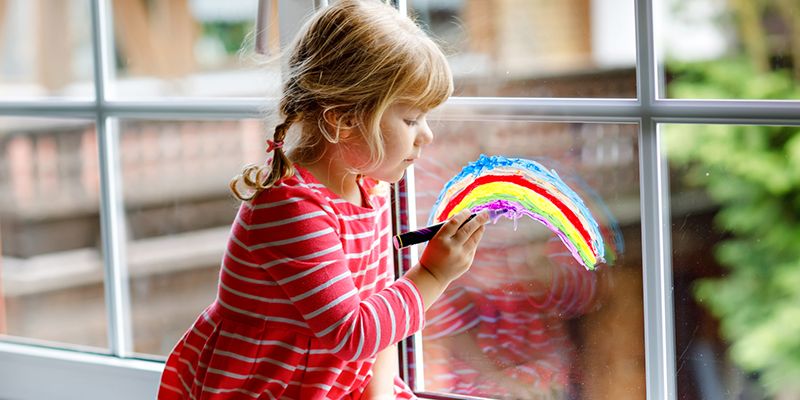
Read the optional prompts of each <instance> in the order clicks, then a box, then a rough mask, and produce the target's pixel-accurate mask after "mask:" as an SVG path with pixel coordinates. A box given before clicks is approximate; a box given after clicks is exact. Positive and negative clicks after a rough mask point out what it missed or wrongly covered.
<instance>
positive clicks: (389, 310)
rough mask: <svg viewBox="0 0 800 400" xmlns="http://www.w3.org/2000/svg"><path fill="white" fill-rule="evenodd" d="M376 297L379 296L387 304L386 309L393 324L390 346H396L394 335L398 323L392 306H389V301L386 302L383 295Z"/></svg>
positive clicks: (377, 294) (378, 294)
mask: <svg viewBox="0 0 800 400" xmlns="http://www.w3.org/2000/svg"><path fill="white" fill-rule="evenodd" d="M375 296H377V297H378V298H379V299H381V300H383V303H384V304H386V309H387V310H388V312H387V314H389V321H390V322H391V323H392V336H390V337H389V344H394V333H395V330H397V323H396V322H395V320H394V313H393V312H392V305H391V304H389V300H386V298H385V297H383V295H382V294H380V293H376V294H375Z"/></svg>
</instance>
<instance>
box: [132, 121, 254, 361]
mask: <svg viewBox="0 0 800 400" xmlns="http://www.w3.org/2000/svg"><path fill="white" fill-rule="evenodd" d="M120 125H121V132H122V136H121V151H120V154H121V155H122V160H121V162H122V173H123V180H124V189H123V192H124V198H125V208H126V214H127V226H128V239H129V241H128V248H127V257H128V268H129V273H130V279H131V304H132V314H133V336H134V351H135V352H138V353H146V354H156V355H167V354H168V353H169V352H170V350H172V346H174V345H175V343H176V342H177V341H178V339H179V338H180V337H181V336H182V335H183V333H184V332H185V331H186V329H187V328H188V327H190V326H191V325H192V322H194V319H195V318H197V315H198V314H199V313H200V312H201V311H202V310H203V309H204V308H205V307H206V306H208V305H209V304H210V303H211V302H212V301H213V300H214V298H215V296H216V290H217V277H218V275H219V267H220V260H221V259H222V253H223V249H224V247H225V241H226V238H227V234H228V232H229V230H230V226H231V223H232V222H233V220H234V217H235V215H236V211H237V209H238V206H239V202H238V200H236V199H235V198H234V197H233V196H232V195H230V194H229V190H228V182H229V181H230V179H231V178H232V177H233V176H234V175H236V174H238V173H239V172H241V168H242V166H243V165H244V164H246V163H247V162H259V160H260V159H261V160H260V161H261V162H263V158H264V157H263V156H262V155H263V148H262V147H261V146H258V145H257V144H258V143H261V141H262V137H263V136H264V134H263V132H264V129H263V124H262V122H261V121H258V120H231V121H141V120H125V121H122V122H121V124H120Z"/></svg>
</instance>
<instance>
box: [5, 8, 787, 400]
mask: <svg viewBox="0 0 800 400" xmlns="http://www.w3.org/2000/svg"><path fill="white" fill-rule="evenodd" d="M268 1H269V2H270V3H271V4H272V6H273V8H272V9H273V10H274V13H273V14H272V15H271V16H270V21H271V22H270V27H274V26H275V25H276V24H277V21H278V20H279V18H280V15H281V12H280V8H279V7H278V6H279V3H281V4H285V2H283V1H280V2H279V1H278V0H268ZM110 4H111V15H112V18H113V27H114V30H113V35H114V38H113V44H114V56H115V63H114V70H113V71H112V72H113V73H112V74H111V75H112V80H111V81H110V82H108V83H107V85H106V89H107V91H108V94H107V97H108V98H109V99H113V100H121V101H122V100H147V99H160V100H163V99H169V98H176V99H177V98H184V99H185V98H190V99H193V98H204V99H207V98H212V99H219V101H220V103H223V102H224V101H225V98H230V97H252V98H262V97H266V96H274V95H276V94H277V93H278V89H279V77H280V68H279V65H276V63H272V64H263V63H260V62H259V61H260V59H259V58H258V57H257V56H256V55H255V54H254V52H253V50H252V47H253V46H252V42H253V37H252V35H253V28H254V22H255V15H256V10H257V1H255V0H228V1H226V2H218V1H213V0H159V1H147V0H114V1H111V2H110ZM653 5H654V14H655V17H654V21H653V24H654V30H655V33H656V49H655V52H656V56H657V59H658V67H659V82H658V84H659V87H660V95H661V96H662V97H664V98H669V99H730V100H735V99H749V100H790V99H795V100H796V99H799V98H800V59H799V58H800V3H798V2H797V1H796V0H694V1H691V2H686V1H678V0H654V1H653ZM90 7H91V2H89V1H84V0H0V100H2V101H4V102H13V101H18V100H25V101H39V100H42V101H44V100H48V101H52V100H58V101H64V102H69V101H74V100H87V99H88V100H91V99H93V97H94V79H93V76H92V74H93V72H92V71H93V65H92V62H93V61H92V60H93V56H92V51H93V49H92V39H91V29H90V26H91V23H90V22H91V21H90ZM409 11H410V13H411V14H413V15H414V16H415V18H416V19H417V20H418V21H419V22H420V23H421V24H422V25H423V26H424V27H425V29H426V30H428V31H429V32H430V33H431V35H432V36H434V37H435V38H437V40H438V41H439V42H440V44H441V45H442V47H443V48H444V50H445V52H446V53H447V55H448V58H449V60H450V63H451V66H452V68H453V71H454V74H455V80H456V82H455V83H456V92H455V95H456V96H485V97H509V98H513V97H558V98H564V97H573V98H635V97H636V79H635V77H636V57H635V54H636V48H635V45H636V44H635V38H636V33H635V20H634V2H633V1H632V0H562V1H558V2H554V1H547V0H427V1H423V0H409ZM268 39H269V40H268V46H269V48H270V49H271V50H272V51H277V50H278V43H279V39H280V38H279V37H277V30H276V29H272V28H270V35H269V38H268ZM113 122H114V123H115V124H117V125H116V126H118V128H119V130H120V132H121V135H120V141H121V149H120V160H119V162H120V165H121V166H122V189H123V196H124V205H125V212H126V226H127V232H126V233H127V253H126V261H127V263H128V268H129V273H130V281H129V284H130V293H131V314H130V315H131V318H132V319H133V321H132V325H133V339H134V349H133V350H134V351H135V352H136V353H137V354H138V355H139V356H141V357H145V358H155V359H161V358H163V357H164V356H165V355H166V354H167V353H168V352H169V351H170V349H171V347H172V345H173V344H174V343H175V342H176V340H177V339H178V338H179V337H180V335H182V333H183V331H184V330H185V329H186V328H187V327H188V326H189V324H190V323H191V322H192V321H193V320H194V318H195V317H196V315H197V313H198V312H199V311H200V310H202V309H203V308H204V307H205V306H206V305H207V304H208V303H209V302H210V301H213V299H214V296H215V286H216V279H217V274H218V265H219V264H218V263H219V260H220V258H221V254H222V249H223V246H224V243H225V242H224V240H225V236H226V234H227V231H228V228H229V225H230V223H231V221H232V218H233V216H234V214H235V212H236V208H237V203H236V202H235V201H234V199H233V198H232V197H231V196H230V195H229V194H228V190H227V182H228V180H229V179H230V178H231V177H232V176H234V175H235V174H237V173H238V172H239V171H240V167H241V165H243V164H245V163H247V162H262V161H263V158H264V156H263V145H262V141H263V138H264V137H265V132H266V131H267V130H269V129H271V125H270V124H269V123H265V121H261V120H255V119H251V120H209V119H201V118H200V117H197V119H192V118H187V119H182V120H149V119H120V120H114V121H113ZM713 122H714V123H711V122H709V123H707V124H693V125H680V124H662V125H659V131H660V132H661V134H662V141H663V143H664V149H665V150H664V153H663V154H662V156H663V157H665V159H666V161H667V163H668V165H669V167H670V185H671V187H670V198H671V208H670V210H671V214H672V250H673V252H672V258H673V277H672V279H673V282H674V287H673V296H674V301H675V304H674V306H675V337H676V354H675V356H676V361H677V362H676V368H677V378H678V379H677V382H678V392H679V393H678V397H679V398H681V399H723V398H742V399H761V398H776V399H790V398H798V397H800V387H798V386H797V383H796V382H798V381H800V379H798V378H800V336H798V335H797V334H796V332H799V331H800V326H798V324H800V294H798V292H797V290H796V288H797V287H798V285H800V250H799V249H800V246H797V245H796V241H797V238H800V130H799V129H798V128H797V127H790V126H766V125H764V126H737V125H728V124H724V121H722V122H720V121H713ZM94 124H95V121H94V119H81V118H79V117H75V118H51V117H45V116H42V117H16V116H10V115H9V116H0V244H1V246H0V335H2V338H3V340H11V341H22V342H30V343H37V344H45V345H49V346H58V347H68V348H77V349H85V350H88V351H93V352H100V353H103V352H107V346H108V343H107V333H106V330H107V321H106V313H105V301H104V298H103V279H104V276H103V274H104V273H103V265H102V262H103V261H102V259H103V258H102V254H101V247H100V225H99V217H98V209H99V207H98V199H99V183H98V182H99V170H98V149H97V137H96V130H95V125H94ZM432 127H433V129H434V132H435V134H436V135H437V138H436V142H435V143H434V145H432V146H431V147H430V148H429V149H427V150H426V154H425V160H424V161H425V162H424V163H421V164H420V165H419V166H418V171H416V173H415V175H414V179H415V185H416V187H417V188H418V192H417V198H416V199H415V201H416V203H417V220H418V221H420V223H423V221H425V220H427V213H428V209H429V207H430V205H431V204H432V196H434V195H435V193H436V192H437V191H438V189H439V188H440V187H441V185H442V184H443V183H444V182H446V181H447V180H448V179H449V177H450V176H452V174H454V173H456V172H457V171H458V170H459V169H460V167H461V166H463V165H464V164H465V163H466V162H469V161H472V160H474V159H475V158H477V156H478V155H479V154H481V153H484V154H500V155H506V156H519V157H527V158H534V159H538V160H545V161H547V162H551V163H552V165H554V168H556V169H557V170H558V171H559V172H560V173H561V172H562V171H564V175H565V176H574V177H576V179H575V182H578V181H580V182H583V183H585V184H586V187H587V188H589V189H591V190H592V191H593V192H596V193H597V195H598V196H599V199H600V200H601V201H600V202H598V204H603V205H604V206H605V207H606V208H607V211H608V215H609V216H611V217H613V220H615V221H616V224H617V226H618V229H619V234H620V237H621V239H622V240H621V243H624V246H623V249H624V251H621V252H620V253H619V255H618V257H617V258H616V259H615V260H614V263H613V264H614V265H609V266H607V267H606V268H603V269H601V270H599V271H598V272H597V273H595V274H593V275H592V276H591V277H587V276H586V275H585V274H583V273H582V272H580V270H576V268H575V266H574V265H570V263H569V262H567V261H564V260H563V258H559V257H558V251H557V250H558V246H553V245H552V240H551V239H552V236H550V235H549V233H548V232H547V231H546V230H543V229H542V228H541V226H539V225H538V224H536V223H534V222H533V221H527V222H523V221H521V223H520V226H519V231H518V232H517V233H515V234H511V235H509V232H513V231H511V230H510V228H509V226H508V225H505V226H504V225H502V224H498V225H497V226H492V227H491V229H492V232H493V234H492V235H490V238H489V240H487V245H486V246H485V253H484V254H483V255H481V256H479V258H478V261H477V262H476V265H475V268H473V271H472V272H471V273H470V274H472V275H471V276H466V277H465V279H464V281H463V282H461V283H460V284H459V285H457V286H455V288H454V289H456V290H461V291H463V292H465V293H467V294H469V295H470V296H473V297H472V298H473V299H483V300H485V299H490V298H491V296H492V293H495V292H497V291H499V292H501V293H503V294H504V295H509V296H511V295H514V294H516V293H521V292H520V291H524V293H526V295H531V294H532V297H531V296H529V298H526V299H525V301H527V302H531V301H532V302H534V303H525V304H533V306H530V308H527V307H528V305H526V306H525V307H526V308H524V311H525V312H526V314H525V315H524V316H523V317H524V318H525V320H524V321H525V323H529V324H533V325H521V324H517V325H515V326H514V329H518V328H519V327H521V326H528V327H535V328H529V330H535V329H540V331H541V332H542V333H543V335H540V337H538V338H536V339H530V340H526V342H527V343H538V344H540V345H541V346H540V347H537V348H535V349H530V348H527V349H523V354H522V356H521V357H522V358H523V359H527V360H529V361H530V360H533V361H536V360H545V364H547V365H544V366H543V365H533V366H531V365H525V363H523V362H519V363H518V364H515V365H513V366H512V367H513V368H511V369H506V371H507V372H508V374H507V376H505V378H503V379H508V382H510V383H514V382H516V383H519V386H523V387H527V388H529V387H536V388H539V389H537V390H540V393H538V392H537V393H535V394H531V393H526V394H525V395H526V396H534V395H539V396H547V397H550V398H587V399H589V398H591V399H604V398H632V399H638V398H643V397H644V393H645V368H644V344H643V337H644V327H643V312H644V311H643V309H642V307H643V303H642V272H641V270H642V257H641V229H640V220H641V210H640V193H639V172H638V171H639V155H638V146H639V140H638V137H639V136H638V126H636V125H632V124H615V123H607V124H599V123H586V122H583V121H572V122H559V123H548V122H533V121H511V120H502V118H500V117H497V118H490V119H488V120H474V121H438V122H437V121H434V122H433V126H432ZM545 161H543V162H545ZM555 166H557V167H555ZM556 245H557V243H556ZM498 265H499V267H498ZM492 268H495V270H493V269H492ZM497 268H505V269H506V270H508V271H511V272H512V273H509V274H507V276H506V277H507V278H508V279H506V280H505V281H503V282H499V283H497V284H496V285H489V284H488V283H486V282H491V278H492V273H493V272H492V271H496V269H497ZM531 271H534V272H542V271H545V272H546V273H544V274H543V275H542V274H539V275H536V274H534V275H535V276H533V277H531V276H529V275H530V273H531ZM526 274H527V275H526ZM554 277H555V278H554ZM529 278H530V279H529ZM534 278H535V279H534ZM478 283H486V285H484V286H480V285H478ZM526 290H527V291H526ZM570 290H571V291H570ZM558 293H561V297H557V298H558V299H560V300H558V301H556V300H552V301H550V302H549V303H547V302H543V300H542V299H547V298H548V296H549V295H551V294H553V295H555V294H558ZM564 293H584V294H585V293H590V294H591V296H589V297H588V298H584V297H580V296H579V297H575V298H573V300H575V301H576V302H577V304H579V305H580V306H569V304H567V303H565V302H569V301H571V300H570V299H571V298H570V297H569V296H566V295H564ZM452 295H453V296H455V295H457V293H453V294H452ZM462 296H464V295H462ZM487 296H488V297H487ZM542 296H544V297H542ZM512 297H513V296H512ZM551 299H552V298H551ZM511 300H515V299H513V298H512V299H510V300H509V299H505V300H503V301H511ZM517 300H518V299H517ZM515 301H516V300H515ZM443 304H444V303H443ZM536 304H538V305H540V307H537V306H536ZM543 304H544V305H546V306H543ZM565 304H566V305H567V306H565ZM512 305H513V304H512ZM506 306H507V304H505V303H503V304H501V305H498V306H497V307H496V308H497V309H496V310H495V311H491V310H484V311H482V312H481V313H478V314H476V315H477V317H474V318H473V320H472V321H471V323H472V324H473V326H471V327H470V329H465V330H463V331H462V332H459V333H472V334H474V336H472V337H471V339H470V340H477V341H478V342H477V343H478V344H477V345H476V346H477V347H476V349H478V350H480V351H479V353H480V352H485V351H491V348H492V347H493V345H496V347H502V346H503V343H502V342H501V341H500V336H497V337H496V338H495V339H492V338H491V335H492V334H497V330H498V329H505V328H507V327H502V326H497V325H496V324H493V323H492V321H491V318H489V317H487V315H489V314H487V313H489V312H495V313H499V314H496V315H501V316H502V317H503V318H504V319H505V320H511V319H510V318H512V319H513V318H514V317H515V316H513V315H512V316H509V315H507V314H504V313H507V312H511V313H512V314H513V313H514V312H516V311H522V310H516V309H514V308H512V309H510V310H509V309H508V308H504V307H506ZM513 307H517V306H513ZM565 307H566V308H565ZM429 318H430V317H429ZM537 324H538V325H537ZM434 325H435V324H434ZM481 334H482V335H484V336H479V335H481ZM485 335H489V339H486V336H485ZM455 336H457V335H442V332H436V331H433V330H431V331H428V332H426V336H425V337H426V341H425V342H424V345H425V346H427V349H429V350H430V351H431V354H435V355H436V357H434V356H431V357H429V358H428V359H426V360H424V361H425V362H426V363H429V364H430V365H426V368H425V371H427V372H425V374H426V375H425V376H422V377H420V378H421V380H422V381H424V382H426V390H430V391H439V392H448V393H470V394H473V395H479V396H486V397H501V396H506V395H507V396H512V395H513V394H508V393H506V394H502V393H499V392H497V391H496V388H494V389H491V388H490V389H487V387H485V386H481V385H479V384H474V383H475V381H474V380H470V379H469V378H467V379H466V380H458V379H455V380H453V379H450V380H447V381H442V380H437V379H436V377H437V376H439V375H442V374H444V375H447V374H448V372H452V371H448V370H447V369H445V370H441V369H439V370H437V369H436V368H437V367H436V365H437V364H436V363H439V364H441V363H442V360H445V365H447V361H448V360H451V361H452V360H456V359H459V360H461V359H462V358H463V357H461V356H459V355H458V354H450V353H451V351H452V350H453V349H456V348H457V346H459V345H460V343H461V342H453V341H451V342H447V340H444V341H442V340H441V338H442V337H450V338H451V339H452V338H453V337H455ZM506 336H513V335H506ZM464 337H467V338H470V336H469V335H463V336H459V339H458V340H461V339H463V338H464ZM436 340H438V342H437V341H436ZM453 340H455V339H453ZM493 340H494V342H493ZM470 343H472V342H470ZM437 346H439V347H438V349H439V350H440V351H436V352H434V350H433V349H436V348H437ZM506 348H507V349H508V348H510V349H511V350H509V351H519V348H517V347H515V346H513V345H506ZM511 359H513V357H511ZM505 360H506V361H508V360H509V358H506V359H505ZM540 364H541V363H540ZM455 365H457V364H455V363H453V366H455ZM462 366H463V365H462ZM531 371H533V372H531ZM514 373H517V375H516V376H514V375H513V374H514ZM545 375H546V376H545ZM533 380H535V384H534V381H533ZM465 382H466V383H465ZM509 386H516V385H511V384H509ZM522 398H526V397H522Z"/></svg>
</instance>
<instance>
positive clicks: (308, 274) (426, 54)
mask: <svg viewBox="0 0 800 400" xmlns="http://www.w3.org/2000/svg"><path fill="white" fill-rule="evenodd" d="M284 79H285V80H284V84H283V86H284V88H283V89H284V90H283V95H282V98H281V100H280V103H279V111H280V114H281V116H282V117H283V118H285V119H284V120H283V122H282V123H280V124H279V125H278V126H277V127H276V128H275V132H274V137H273V138H272V139H271V140H269V141H268V148H267V151H268V152H271V153H272V161H271V162H270V163H268V164H267V165H265V166H249V167H247V168H245V170H244V171H243V172H242V174H241V175H239V176H238V177H236V178H234V180H233V181H232V182H231V188H232V191H233V193H234V194H235V195H236V196H237V197H238V198H239V199H241V200H242V204H241V207H240V209H239V212H238V214H237V216H236V219H235V221H234V222H233V224H232V228H231V233H230V237H229V240H228V244H227V246H226V251H225V254H224V256H223V259H222V265H221V271H220V279H219V285H218V291H217V298H216V300H215V301H214V302H213V303H212V304H211V305H210V306H209V307H208V308H206V309H205V310H204V311H203V312H202V314H201V315H200V316H199V317H198V318H197V320H196V322H195V323H194V325H193V326H192V327H191V328H190V329H189V330H188V331H187V332H186V333H185V335H184V336H183V337H182V338H181V339H180V341H179V342H178V343H177V344H176V346H175V348H174V350H173V351H172V353H171V354H170V356H169V358H168V360H167V363H166V366H165V369H164V372H163V375H162V378H161V385H160V387H159V394H158V397H159V399H250V398H252V399H296V400H305V399H361V398H369V399H396V398H403V399H408V398H414V395H413V393H412V392H411V391H410V390H409V388H408V386H407V385H406V384H405V383H404V382H403V381H402V380H400V378H399V376H398V362H397V348H396V344H397V343H398V342H399V341H401V340H402V339H403V338H405V337H407V336H408V335H411V334H413V333H415V332H418V331H419V330H420V329H421V328H422V326H423V324H424V312H425V310H426V309H427V308H428V307H430V306H431V304H432V303H433V302H434V301H435V300H436V299H437V298H438V297H439V296H440V295H441V294H442V292H443V291H444V289H445V288H446V287H447V286H448V285H449V283H450V282H452V281H453V280H454V279H456V278H457V277H459V276H460V275H461V274H463V273H464V272H465V271H466V270H467V269H468V268H469V267H470V265H471V263H472V259H473V256H474V254H475V249H476V247H477V246H478V242H479V241H480V239H481V237H482V235H483V232H484V224H485V223H486V222H487V220H488V217H487V216H486V215H479V216H478V217H476V218H473V219H472V220H470V221H468V222H465V221H467V217H468V214H467V213H461V214H459V215H457V216H455V217H453V218H452V219H451V220H450V221H448V222H447V223H446V225H445V226H444V227H443V228H442V229H441V230H440V231H439V233H438V234H437V236H436V237H434V238H433V239H432V240H431V241H430V243H429V244H428V246H427V247H426V250H425V251H424V252H423V254H422V256H421V257H420V263H419V264H417V265H415V266H414V267H412V268H411V269H410V270H409V271H408V272H407V273H405V275H404V276H402V277H400V278H399V279H397V280H395V278H394V276H393V273H392V271H393V267H392V261H391V260H392V248H391V246H390V233H391V228H390V223H391V218H390V204H389V201H388V190H387V188H386V187H387V183H386V182H396V181H398V180H399V179H400V178H401V177H402V175H403V173H404V171H405V169H406V168H408V167H409V166H410V165H412V164H413V163H414V161H415V160H417V159H418V158H419V157H420V155H421V152H422V150H423V148H424V147H425V146H426V145H427V144H429V143H430V142H431V141H432V140H433V134H432V132H431V130H430V128H429V126H428V123H427V120H426V115H427V112H428V111H429V110H430V109H432V108H434V107H436V106H438V105H439V104H441V103H442V102H444V101H445V100H446V99H447V98H448V97H449V96H450V94H451V93H452V90H453V84H452V76H451V74H450V70H449V68H448V65H447V62H446V60H445V58H444V56H443V55H442V53H441V51H440V50H439V48H438V47H437V46H436V45H435V44H434V43H433V42H432V41H431V40H430V39H429V38H428V37H426V36H425V35H424V33H423V32H422V31H421V30H420V29H419V28H418V27H417V26H416V25H415V24H414V23H413V22H412V21H411V20H409V19H408V18H407V17H405V16H403V15H401V14H400V13H398V12H397V11H396V10H395V9H394V8H392V7H391V6H388V5H385V4H383V3H381V2H379V1H377V0H374V1H368V0H339V1H337V2H335V3H333V4H332V5H331V6H329V7H326V8H324V9H322V10H320V11H318V12H317V13H316V14H315V15H313V16H312V17H311V18H310V20H309V21H308V22H307V23H306V24H305V25H304V26H303V28H301V30H300V33H299V34H298V37H297V38H296V39H295V41H294V43H293V44H292V47H291V51H290V53H289V58H288V71H287V72H286V74H285V77H284ZM285 141H286V143H287V144H286V145H284V143H285ZM379 182H381V183H379Z"/></svg>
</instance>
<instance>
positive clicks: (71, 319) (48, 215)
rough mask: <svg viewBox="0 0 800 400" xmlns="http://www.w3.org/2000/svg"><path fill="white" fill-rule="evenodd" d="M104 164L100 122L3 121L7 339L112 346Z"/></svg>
mask: <svg viewBox="0 0 800 400" xmlns="http://www.w3.org/2000/svg"><path fill="white" fill-rule="evenodd" d="M97 164H98V154H97V135H96V133H95V126H94V123H93V122H92V121H88V120H59V119H43V118H11V117H3V118H0V243H2V246H0V292H1V293H0V337H5V338H8V337H13V338H15V339H21V340H26V339H27V340H34V341H47V342H59V343H63V344H65V345H67V346H71V345H80V346H92V347H97V348H105V347H106V346H107V338H106V335H107V333H106V331H107V324H106V308H105V300H104V294H103V275H104V273H103V271H104V269H103V256H102V251H101V248H100V240H101V239H100V222H99V212H98V210H99V205H98V204H99V176H100V175H99V173H98V165H97ZM95 351H97V350H95Z"/></svg>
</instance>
